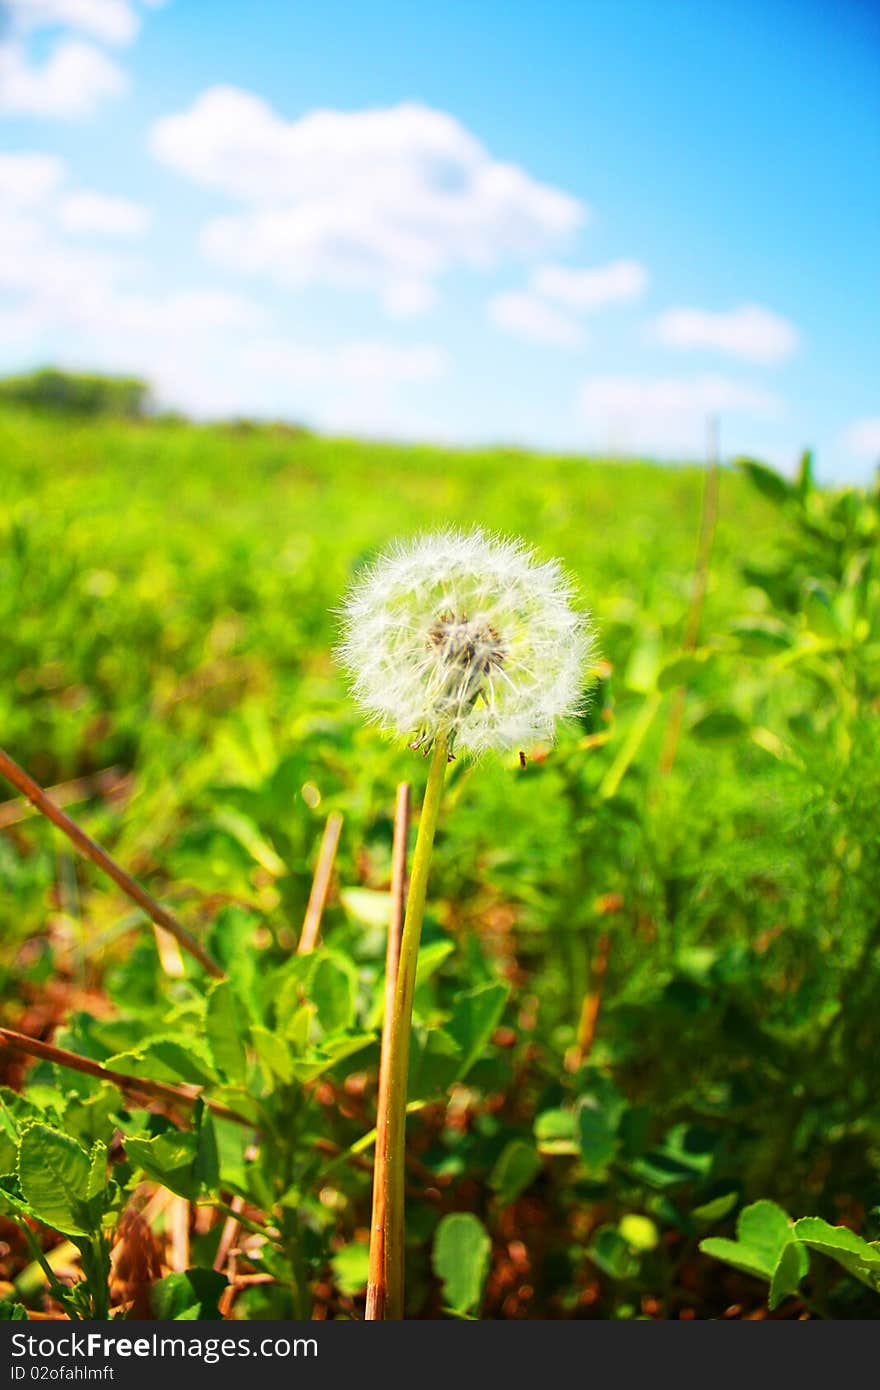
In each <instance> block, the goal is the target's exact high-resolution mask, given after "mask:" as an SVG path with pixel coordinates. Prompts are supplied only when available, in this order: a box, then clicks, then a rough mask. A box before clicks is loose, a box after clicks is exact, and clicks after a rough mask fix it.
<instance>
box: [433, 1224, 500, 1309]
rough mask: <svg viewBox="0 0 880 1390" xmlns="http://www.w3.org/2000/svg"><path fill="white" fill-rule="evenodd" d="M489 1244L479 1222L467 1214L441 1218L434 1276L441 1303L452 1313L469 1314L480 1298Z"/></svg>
mask: <svg viewBox="0 0 880 1390" xmlns="http://www.w3.org/2000/svg"><path fill="white" fill-rule="evenodd" d="M491 1249H492V1242H491V1240H490V1239H489V1235H488V1233H487V1231H486V1229H485V1227H484V1226H483V1223H482V1222H481V1221H479V1220H478V1219H477V1217H476V1216H473V1215H472V1214H471V1213H470V1212H466V1211H456V1212H451V1213H450V1214H449V1215H448V1216H444V1217H443V1220H442V1221H441V1222H440V1224H439V1225H438V1227H437V1231H436V1234H435V1236H434V1249H433V1253H432V1257H431V1263H432V1265H433V1269H434V1273H435V1274H436V1275H437V1278H438V1279H440V1280H441V1282H442V1284H443V1297H444V1300H445V1302H446V1303H447V1304H448V1306H449V1307H450V1308H452V1309H453V1311H454V1312H456V1313H469V1312H471V1310H472V1309H474V1308H476V1307H477V1305H478V1304H479V1302H480V1299H481V1298H482V1296H483V1288H484V1285H485V1283H486V1276H487V1274H488V1273H489V1253H490V1251H491Z"/></svg>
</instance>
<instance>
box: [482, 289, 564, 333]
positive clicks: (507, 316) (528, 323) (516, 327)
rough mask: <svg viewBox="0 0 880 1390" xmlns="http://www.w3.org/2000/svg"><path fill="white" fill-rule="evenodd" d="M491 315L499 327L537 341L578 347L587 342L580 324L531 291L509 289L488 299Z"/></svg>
mask: <svg viewBox="0 0 880 1390" xmlns="http://www.w3.org/2000/svg"><path fill="white" fill-rule="evenodd" d="M488 312H489V317H490V319H491V320H492V322H493V323H496V324H497V325H498V327H499V328H503V329H505V330H507V332H509V333H514V334H516V336H517V337H519V338H527V339H529V340H531V341H532V342H536V343H551V344H554V345H556V346H558V347H578V346H579V345H580V344H582V343H584V342H585V341H586V334H585V332H584V330H583V329H582V328H581V326H580V324H579V323H575V322H574V320H573V319H570V318H567V317H566V315H565V314H561V313H560V312H559V310H558V309H555V308H553V307H552V306H551V305H549V304H547V303H545V301H544V300H543V299H541V297H540V295H537V294H532V293H531V292H530V291H529V290H508V291H506V292H505V293H503V294H497V295H495V296H494V297H493V298H492V299H490V301H489V305H488Z"/></svg>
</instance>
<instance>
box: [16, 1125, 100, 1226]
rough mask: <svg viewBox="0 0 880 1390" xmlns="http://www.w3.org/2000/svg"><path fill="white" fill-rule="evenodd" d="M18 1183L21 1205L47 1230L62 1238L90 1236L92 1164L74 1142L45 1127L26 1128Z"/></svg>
mask: <svg viewBox="0 0 880 1390" xmlns="http://www.w3.org/2000/svg"><path fill="white" fill-rule="evenodd" d="M18 1179H19V1182H20V1183H21V1190H22V1193H23V1195H24V1199H25V1201H26V1202H27V1203H28V1205H29V1206H30V1208H31V1210H32V1211H33V1212H34V1214H35V1215H36V1216H37V1218H38V1219H39V1220H40V1221H43V1222H45V1224H46V1225H47V1226H52V1227H53V1228H54V1229H55V1230H56V1231H60V1232H61V1233H62V1234H63V1235H66V1236H88V1235H92V1234H93V1233H94V1230H95V1222H94V1221H93V1220H92V1219H91V1214H90V1207H89V1197H90V1196H91V1195H92V1193H91V1191H90V1182H91V1181H92V1163H91V1160H90V1158H89V1155H88V1154H87V1153H86V1152H85V1150H84V1149H82V1148H80V1146H79V1144H77V1143H76V1141H75V1140H74V1139H70V1138H69V1137H68V1136H67V1135H66V1134H61V1133H60V1132H59V1131H58V1130H56V1129H52V1128H50V1126H49V1125H45V1124H41V1123H39V1122H36V1123H34V1124H31V1125H28V1127H27V1128H26V1129H25V1130H24V1131H23V1132H22V1136H21V1143H20V1144H19V1149H18Z"/></svg>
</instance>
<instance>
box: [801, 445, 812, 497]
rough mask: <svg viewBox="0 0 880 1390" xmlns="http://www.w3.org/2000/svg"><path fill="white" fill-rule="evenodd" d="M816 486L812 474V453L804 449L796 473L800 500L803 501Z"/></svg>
mask: <svg viewBox="0 0 880 1390" xmlns="http://www.w3.org/2000/svg"><path fill="white" fill-rule="evenodd" d="M815 486H816V480H815V477H814V474H813V454H812V451H811V450H810V449H805V450H804V452H803V453H802V454H801V461H800V465H799V467H798V474H797V490H798V495H799V497H800V499H801V501H802V502H803V501H805V500H806V498H807V497H809V495H810V493H811V492H812V491H813V490H814V488H815Z"/></svg>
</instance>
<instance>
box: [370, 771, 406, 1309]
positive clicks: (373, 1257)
mask: <svg viewBox="0 0 880 1390" xmlns="http://www.w3.org/2000/svg"><path fill="white" fill-rule="evenodd" d="M409 791H410V789H409V783H408V782H401V784H400V786H399V787H398V788H397V805H396V807H395V813H394V842H393V845H392V850H391V913H390V916H389V919H388V939H387V944H386V951H385V1013H384V1016H383V1019H382V1051H381V1053H380V1061H379V1094H378V1099H377V1104H376V1147H375V1154H374V1159H373V1211H372V1217H371V1219H370V1271H369V1279H368V1281H367V1306H366V1312H365V1314H364V1317H365V1319H366V1321H367V1322H375V1321H378V1320H381V1319H382V1318H384V1316H385V1305H386V1299H387V1293H388V1290H387V1286H386V1283H385V1237H386V1223H385V1195H386V1179H385V1175H386V1170H387V1165H388V1147H387V1146H388V1126H387V1116H388V1090H389V1086H390V1082H391V1057H392V1052H391V1027H392V1022H393V1019H394V998H395V995H396V993H397V965H398V961H399V960H400V939H401V933H402V930H403V915H404V910H405V907H406V868H407V858H408V855H407V850H408V848H409V815H410V812H409V803H410V796H409Z"/></svg>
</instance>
